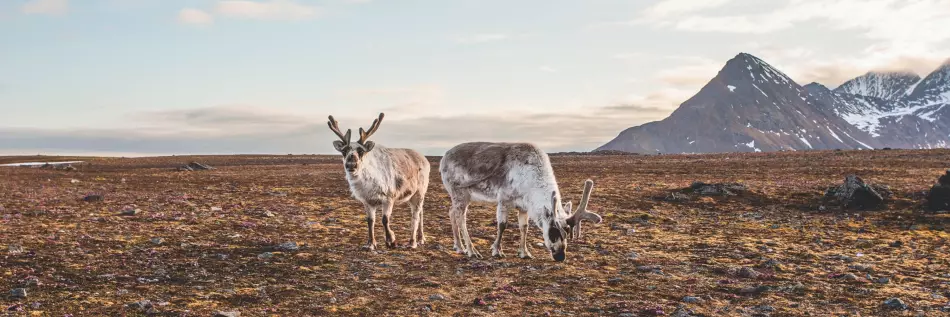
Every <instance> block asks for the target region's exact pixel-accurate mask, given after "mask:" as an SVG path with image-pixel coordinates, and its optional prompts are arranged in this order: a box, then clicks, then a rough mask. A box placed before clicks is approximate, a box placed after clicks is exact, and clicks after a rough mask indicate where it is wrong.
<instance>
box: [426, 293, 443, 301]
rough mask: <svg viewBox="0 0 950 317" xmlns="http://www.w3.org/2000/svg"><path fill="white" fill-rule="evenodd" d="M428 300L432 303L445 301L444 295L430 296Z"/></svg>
mask: <svg viewBox="0 0 950 317" xmlns="http://www.w3.org/2000/svg"><path fill="white" fill-rule="evenodd" d="M429 300H432V301H435V300H445V295H442V294H432V295H429Z"/></svg>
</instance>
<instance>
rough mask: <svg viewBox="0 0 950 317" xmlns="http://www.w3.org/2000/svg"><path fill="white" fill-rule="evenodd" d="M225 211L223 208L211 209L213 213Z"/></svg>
mask: <svg viewBox="0 0 950 317" xmlns="http://www.w3.org/2000/svg"><path fill="white" fill-rule="evenodd" d="M223 210H224V209H223V208H221V207H211V211H212V212H215V211H223Z"/></svg>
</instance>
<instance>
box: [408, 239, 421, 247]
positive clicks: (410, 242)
mask: <svg viewBox="0 0 950 317" xmlns="http://www.w3.org/2000/svg"><path fill="white" fill-rule="evenodd" d="M418 247H419V244H418V243H417V242H416V241H415V240H411V241H409V248H410V249H415V248H418Z"/></svg>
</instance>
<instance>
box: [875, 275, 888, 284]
mask: <svg viewBox="0 0 950 317" xmlns="http://www.w3.org/2000/svg"><path fill="white" fill-rule="evenodd" d="M890 282H891V279H889V278H886V277H882V278H879V279H877V280H875V281H874V283H878V284H888V283H890Z"/></svg>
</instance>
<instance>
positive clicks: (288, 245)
mask: <svg viewBox="0 0 950 317" xmlns="http://www.w3.org/2000/svg"><path fill="white" fill-rule="evenodd" d="M277 250H278V251H284V252H290V251H297V250H300V246H299V245H297V242H294V241H290V242H284V243H281V244H279V245H277Z"/></svg>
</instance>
